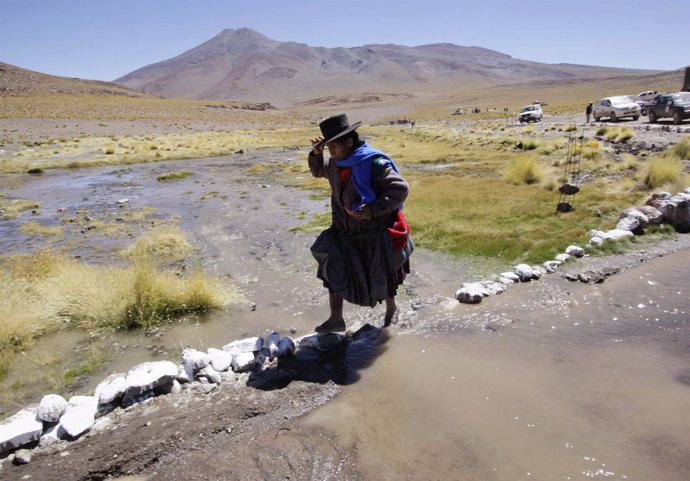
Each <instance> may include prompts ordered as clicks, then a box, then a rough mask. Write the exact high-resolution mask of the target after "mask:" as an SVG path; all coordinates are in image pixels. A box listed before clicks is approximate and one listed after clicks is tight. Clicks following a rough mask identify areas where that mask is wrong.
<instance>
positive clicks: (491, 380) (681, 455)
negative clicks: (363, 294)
mask: <svg viewBox="0 0 690 481" xmlns="http://www.w3.org/2000/svg"><path fill="white" fill-rule="evenodd" d="M305 155H306V153H305V152H294V151H288V152H259V153H255V154H245V155H244V156H239V155H238V156H229V157H224V158H218V159H202V160H198V161H194V162H178V163H164V164H155V165H138V166H132V167H127V168H121V169H113V168H108V169H88V170H79V171H63V172H59V171H49V172H47V173H46V174H45V175H44V176H43V177H39V178H28V179H27V178H26V177H22V178H21V179H20V180H18V178H16V177H12V176H8V177H6V178H2V179H0V187H3V189H6V192H8V193H9V194H10V195H12V196H16V197H23V198H31V199H33V200H38V201H41V202H43V208H42V209H40V211H39V212H38V213H37V214H33V215H31V214H24V215H23V216H22V219H20V220H17V221H5V222H0V247H1V248H2V250H3V252H5V253H16V252H23V251H25V250H27V249H29V250H30V249H32V248H33V247H34V246H35V245H36V242H35V241H32V240H31V239H28V238H25V237H22V235H21V234H18V233H17V231H16V229H17V226H18V225H19V223H20V222H22V221H25V220H28V219H30V220H39V221H42V222H46V223H57V222H60V218H61V216H62V215H60V214H58V213H57V212H56V208H58V207H59V208H64V209H65V212H66V214H69V215H73V214H74V212H76V210H77V209H87V210H89V211H90V212H93V213H95V214H98V215H106V214H107V215H116V213H117V212H119V211H121V210H127V209H139V208H145V207H154V208H155V209H156V212H155V214H154V216H153V218H154V219H156V220H158V219H167V218H171V217H177V218H179V222H180V224H181V226H182V227H183V229H185V230H186V231H188V232H190V233H191V234H192V236H193V240H194V242H195V244H196V245H197V246H198V247H199V249H200V252H201V254H202V258H203V265H204V267H205V268H206V269H208V270H209V271H211V272H213V273H215V274H217V275H219V276H223V277H226V278H228V279H229V280H230V281H231V282H233V283H235V284H236V285H237V286H239V287H240V289H241V290H242V291H243V292H244V294H245V296H246V297H247V302H245V303H242V304H240V305H237V306H234V307H232V308H230V309H228V310H219V311H214V312H212V313H209V314H207V315H204V316H198V317H194V318H193V319H192V321H191V322H189V321H185V322H173V323H170V324H165V325H163V326H161V328H160V330H158V331H154V332H149V335H148V336H147V335H145V333H143V332H141V331H139V332H130V333H117V334H115V335H113V337H112V339H110V340H109V341H108V342H109V344H110V345H111V346H117V349H114V358H113V360H112V362H110V363H109V364H108V365H107V366H104V368H103V369H102V370H100V371H97V372H95V373H94V374H93V375H92V376H90V377H89V378H88V379H87V380H86V382H85V384H83V385H81V386H80V387H79V388H77V389H75V391H78V392H88V391H90V390H92V389H93V387H94V386H95V385H96V384H97V383H98V382H99V381H100V380H101V379H102V378H103V377H105V375H106V374H108V373H110V372H115V371H126V370H127V369H129V368H130V367H132V366H133V365H135V364H136V363H138V362H141V361H144V360H150V359H160V358H168V359H173V360H177V357H178V355H179V352H180V351H181V350H182V349H183V348H184V347H186V346H192V347H195V348H198V349H206V348H208V347H221V346H222V345H224V344H225V343H228V342H230V341H232V340H234V339H237V338H241V337H245V336H253V335H264V334H266V333H268V332H270V331H273V330H277V331H279V332H281V333H283V334H288V333H291V332H292V333H294V335H295V336H299V335H302V334H305V333H307V332H309V331H311V329H312V328H313V326H315V325H317V324H319V323H320V322H321V321H323V319H324V318H325V316H326V315H327V299H326V292H325V290H324V289H323V287H322V286H321V284H320V282H319V281H318V280H317V279H316V277H315V275H314V272H315V268H316V264H315V262H314V261H313V259H312V258H311V256H310V254H309V246H310V244H311V242H313V239H314V238H315V237H316V234H303V233H302V234H294V233H287V230H288V229H289V228H291V227H295V226H297V225H300V224H301V223H302V222H304V220H303V218H304V219H306V220H308V219H309V218H310V216H311V214H312V213H316V212H324V211H327V207H326V206H327V203H328V199H311V198H309V196H308V194H309V193H308V192H304V191H297V190H293V189H289V188H285V187H283V186H281V185H280V182H275V179H271V178H270V177H266V176H261V175H249V174H247V173H246V168H247V167H249V166H252V165H255V164H257V163H266V162H288V163H290V162H302V161H303V158H304V156H305ZM170 170H191V171H193V172H194V175H193V176H192V177H190V178H187V179H184V180H181V181H177V182H171V183H160V182H156V180H155V178H156V176H157V175H158V174H160V173H163V172H167V171H170ZM122 198H127V199H128V203H127V206H126V207H124V208H122V207H119V206H118V205H117V202H116V201H117V200H119V199H122ZM140 227H141V226H139V228H140ZM68 228H69V226H68ZM134 230H135V231H136V226H135V228H134ZM128 242H131V239H129V238H128V237H126V236H125V237H124V238H121V239H116V240H115V241H112V240H108V239H105V240H104V239H102V238H100V237H98V236H97V235H95V234H94V233H92V232H87V233H81V232H79V231H78V230H68V231H67V233H66V237H65V239H64V240H61V241H60V240H58V241H54V242H53V243H54V244H55V245H56V246H58V247H60V246H64V247H67V248H68V249H76V251H77V253H79V254H81V255H83V258H84V259H85V260H89V261H95V262H97V261H101V260H104V259H107V258H108V257H109V255H110V252H108V249H104V248H103V246H104V245H106V246H110V245H113V244H118V243H119V244H120V245H123V246H126V245H127V243H128ZM75 245H76V248H75ZM72 252H73V253H74V251H72ZM689 266H690V252H688V251H684V252H679V253H676V254H672V255H669V256H667V257H665V258H662V259H658V260H655V261H653V262H651V263H648V264H644V265H641V266H639V267H637V268H635V269H633V270H630V271H628V272H625V273H623V274H619V275H617V276H614V277H613V278H611V279H609V280H607V281H606V282H605V283H604V284H601V285H597V286H587V285H584V284H579V283H575V284H573V283H568V282H567V281H565V280H564V279H562V278H561V277H560V276H558V275H552V276H547V277H545V278H544V279H542V280H541V281H538V282H533V283H531V284H520V285H515V286H513V287H511V288H510V290H509V291H508V292H507V293H506V294H503V295H501V296H496V297H492V298H488V299H485V300H484V301H483V302H482V303H481V304H479V305H475V306H469V305H461V304H458V303H457V301H455V300H454V299H453V298H452V296H453V293H454V291H455V290H456V289H457V288H458V287H459V285H460V283H461V282H464V281H471V280H477V279H480V278H483V277H484V276H483V275H482V271H483V270H484V271H485V270H486V269H487V266H477V265H474V264H472V263H471V262H468V261H454V260H450V259H447V258H444V257H443V256H439V255H435V254H431V253H428V252H425V251H423V250H421V249H419V250H418V251H417V252H416V253H415V254H414V259H413V274H412V275H410V276H409V278H408V280H407V281H406V284H405V286H404V288H403V289H402V290H401V292H400V295H399V298H398V299H399V306H400V311H401V316H400V321H399V322H398V324H397V325H396V326H395V327H394V328H393V329H391V332H392V333H393V336H392V338H391V339H390V340H388V342H387V343H386V347H387V349H386V351H385V352H384V353H383V354H382V355H380V356H379V357H377V358H376V359H375V361H374V362H373V365H372V366H370V367H368V368H366V369H363V370H361V369H360V368H361V366H354V367H353V369H356V370H357V382H355V383H354V384H351V385H347V386H344V387H343V395H342V396H340V397H338V398H336V399H335V400H333V401H331V402H330V403H328V404H327V405H326V406H324V407H323V408H321V409H319V410H317V411H315V412H314V413H312V414H311V415H310V416H308V417H307V419H306V420H305V421H304V422H306V423H310V424H316V425H319V426H322V427H325V428H327V429H328V430H331V431H332V432H334V433H336V435H337V437H338V439H339V440H340V442H341V443H342V444H343V446H344V447H349V448H352V449H353V450H354V452H355V454H356V459H357V463H358V466H359V468H360V469H361V471H362V474H363V479H377V478H380V479H391V480H393V479H395V480H398V479H410V480H416V479H419V480H422V479H423V480H434V479H444V480H447V479H462V480H482V481H487V480H488V481H491V480H506V481H508V480H510V481H513V480H522V479H524V480H528V479H537V480H547V479H554V480H556V479H557V480H561V479H563V480H567V479H573V480H576V479H583V480H584V479H599V478H607V479H613V480H623V479H628V480H632V479H637V480H644V481H649V480H663V481H675V480H678V481H680V480H684V479H687V475H686V473H687V472H688V470H690V448H689V447H688V446H690V418H689V417H688V416H687V413H688V412H690V334H689V332H690V329H688V322H689V321H688V319H689V318H690V315H688V313H689V312H690V301H688V295H687V287H686V286H687V284H688V280H689V279H690V271H689V270H688V269H689ZM509 268H510V266H503V269H501V270H507V269H509ZM494 271H496V272H498V271H499V270H498V269H494ZM345 315H346V320H347V321H348V326H349V327H350V328H351V329H353V330H354V329H357V328H358V327H360V326H362V325H364V324H365V323H372V324H374V325H379V326H380V325H381V323H382V317H383V307H382V306H377V307H376V308H375V309H368V308H353V307H351V306H346V310H345ZM83 337H84V336H83V334H76V333H70V332H65V333H62V334H60V336H56V337H54V338H46V339H45V340H41V341H40V342H38V343H37V344H36V347H35V349H33V350H28V351H27V352H26V353H25V355H24V356H21V357H20V356H18V358H17V363H18V364H19V365H21V366H22V367H23V368H24V369H25V370H24V371H22V372H21V374H18V375H21V376H27V377H31V376H32V375H34V373H35V372H36V371H32V370H33V369H36V370H38V369H40V367H32V365H31V363H29V364H28V366H29V367H28V368H27V363H26V361H25V360H26V359H33V358H35V357H39V356H38V354H40V353H42V352H49V353H51V355H54V356H55V357H56V358H59V357H60V356H64V357H69V356H70V355H72V354H71V353H72V352H73V349H74V348H75V346H76V345H77V344H78V343H79V341H81V340H83ZM377 354H378V353H377ZM365 357H366V356H365ZM345 367H346V368H347V366H345ZM15 381H17V379H16V378H15V379H13V380H12V382H15ZM8 382H9V381H8ZM15 385H16V386H20V387H18V388H17V389H15V390H21V391H22V394H21V396H20V397H19V399H18V400H17V404H16V406H15V404H12V405H11V406H7V405H5V406H3V408H4V409H8V410H11V409H14V408H15V407H16V408H17V409H18V407H19V406H20V405H21V404H22V403H24V402H25V401H26V402H28V401H34V402H35V401H37V400H38V399H40V396H42V395H43V394H46V386H45V385H42V384H39V385H31V384H30V383H28V382H26V381H23V380H20V381H19V382H18V383H17V382H15ZM10 408H11V409H10ZM15 410H16V409H15ZM8 414H11V413H8Z"/></svg>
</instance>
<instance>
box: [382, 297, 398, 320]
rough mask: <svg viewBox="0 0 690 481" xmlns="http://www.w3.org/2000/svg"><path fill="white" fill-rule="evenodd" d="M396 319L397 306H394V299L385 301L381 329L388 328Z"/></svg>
mask: <svg viewBox="0 0 690 481" xmlns="http://www.w3.org/2000/svg"><path fill="white" fill-rule="evenodd" d="M397 319H398V306H397V305H396V304H395V297H389V298H388V299H386V317H384V319H383V327H388V326H390V325H391V324H392V323H393V322H394V321H396V320H397Z"/></svg>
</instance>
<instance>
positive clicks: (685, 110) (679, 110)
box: [647, 92, 690, 125]
mask: <svg viewBox="0 0 690 481" xmlns="http://www.w3.org/2000/svg"><path fill="white" fill-rule="evenodd" d="M647 114H648V115H649V121H650V122H652V123H654V122H656V121H657V120H658V119H661V118H666V117H672V118H673V123H674V124H676V125H677V124H680V123H681V122H682V121H683V120H684V119H690V92H676V93H670V94H662V95H659V96H658V97H657V98H656V100H654V103H653V104H651V105H649V106H648V107H647Z"/></svg>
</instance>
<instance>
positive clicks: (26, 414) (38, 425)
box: [0, 408, 43, 455]
mask: <svg viewBox="0 0 690 481" xmlns="http://www.w3.org/2000/svg"><path fill="white" fill-rule="evenodd" d="M42 432H43V421H41V420H40V419H39V418H38V416H37V415H36V411H35V410H34V409H30V408H29V409H22V410H21V411H19V412H17V413H16V414H14V415H13V416H10V417H9V418H7V419H5V420H3V421H0V455H2V454H4V453H6V452H8V451H12V450H14V449H17V448H20V447H22V446H24V445H26V444H29V443H32V442H34V441H38V439H39V438H40V437H41V433H42Z"/></svg>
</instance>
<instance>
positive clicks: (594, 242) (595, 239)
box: [589, 236, 604, 246]
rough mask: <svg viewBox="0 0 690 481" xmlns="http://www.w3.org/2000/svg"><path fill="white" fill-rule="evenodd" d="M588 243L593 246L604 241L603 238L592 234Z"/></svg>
mask: <svg viewBox="0 0 690 481" xmlns="http://www.w3.org/2000/svg"><path fill="white" fill-rule="evenodd" d="M589 243H590V244H592V245H593V246H600V245H601V244H603V243H604V239H602V238H601V237H597V236H594V237H592V238H591V239H590V240H589Z"/></svg>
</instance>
